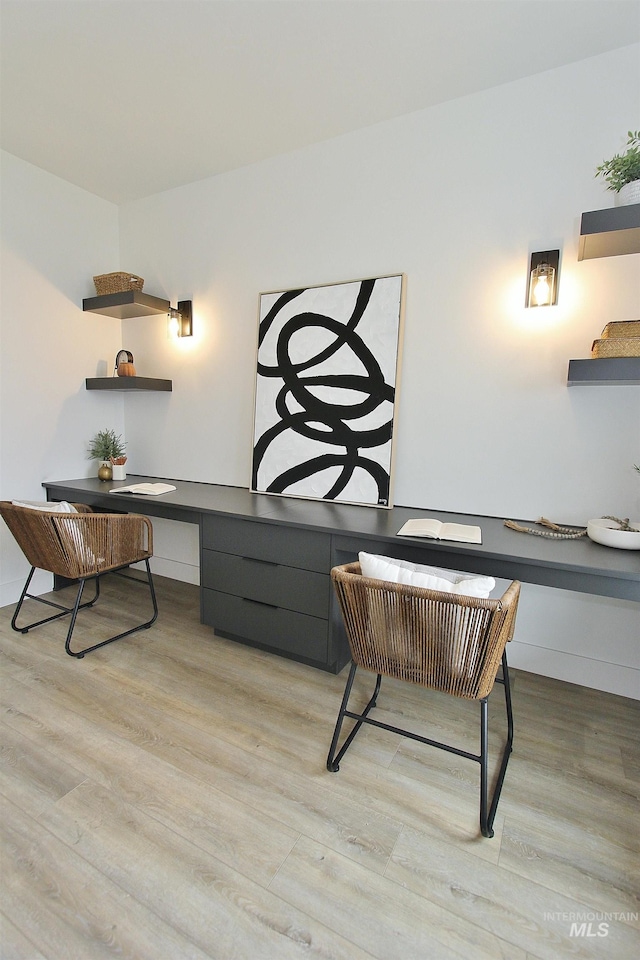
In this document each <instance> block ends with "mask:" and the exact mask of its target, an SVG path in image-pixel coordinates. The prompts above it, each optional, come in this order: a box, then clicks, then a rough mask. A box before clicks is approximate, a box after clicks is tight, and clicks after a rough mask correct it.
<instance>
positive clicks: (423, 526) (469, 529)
mask: <svg viewBox="0 0 640 960" xmlns="http://www.w3.org/2000/svg"><path fill="white" fill-rule="evenodd" d="M398 536H399V537H429V538H430V539H431V540H453V541H455V542H457V543H482V530H481V529H480V527H476V526H472V525H471V524H465V523H442V521H441V520H435V519H433V520H432V519H429V518H428V519H426V520H407V522H406V523H405V524H404V525H403V526H402V527H400V529H399V530H398Z"/></svg>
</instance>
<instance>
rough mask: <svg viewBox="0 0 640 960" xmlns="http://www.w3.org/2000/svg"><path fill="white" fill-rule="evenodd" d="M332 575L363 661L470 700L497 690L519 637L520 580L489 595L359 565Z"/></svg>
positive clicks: (354, 651)
mask: <svg viewBox="0 0 640 960" xmlns="http://www.w3.org/2000/svg"><path fill="white" fill-rule="evenodd" d="M331 577H332V580H333V583H334V587H335V590H336V594H337V597H338V602H339V604H340V609H341V611H342V616H343V620H344V624H345V629H346V631H347V638H348V640H349V646H350V649H351V657H352V659H353V662H354V663H356V664H357V665H358V666H360V667H363V668H364V669H365V670H371V671H372V672H373V673H380V674H382V675H383V676H388V677H396V678H397V679H398V680H407V681H409V682H410V683H418V684H420V685H422V686H424V687H432V688H433V689H435V690H442V691H443V692H444V693H449V694H451V695H452V696H455V697H464V698H465V699H473V700H480V699H481V698H482V697H486V696H488V694H489V693H490V692H491V689H492V687H493V684H494V681H495V677H496V674H497V672H498V668H499V667H500V663H501V660H502V653H503V650H504V648H505V645H506V643H507V642H508V641H509V640H510V639H511V638H512V636H513V630H514V624H515V617H516V610H517V606H518V597H519V594H520V584H519V583H518V582H517V581H514V582H513V583H512V584H511V585H510V587H509V588H508V590H507V591H506V592H505V594H504V596H502V597H501V598H500V599H499V600H483V599H479V598H476V597H467V596H462V595H458V594H451V593H440V592H439V591H435V590H424V589H421V588H419V587H411V586H406V585H405V584H400V583H389V582H387V581H383V580H371V579H368V578H367V577H363V576H362V575H361V573H360V564H359V563H351V564H345V565H343V566H340V567H334V569H333V570H332V571H331Z"/></svg>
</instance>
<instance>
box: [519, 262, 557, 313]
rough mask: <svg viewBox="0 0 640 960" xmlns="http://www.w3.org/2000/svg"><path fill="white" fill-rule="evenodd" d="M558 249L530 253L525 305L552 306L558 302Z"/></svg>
mask: <svg viewBox="0 0 640 960" xmlns="http://www.w3.org/2000/svg"><path fill="white" fill-rule="evenodd" d="M559 263H560V251H559V250H544V251H542V252H541V253H532V254H531V263H530V264H529V283H528V286H527V299H526V303H525V306H527V307H552V306H554V305H555V304H556V303H557V302H558V265H559Z"/></svg>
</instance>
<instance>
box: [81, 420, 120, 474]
mask: <svg viewBox="0 0 640 960" xmlns="http://www.w3.org/2000/svg"><path fill="white" fill-rule="evenodd" d="M125 446H126V444H125V441H124V440H123V439H122V437H121V436H119V435H118V434H116V432H115V430H99V431H98V432H97V433H96V435H95V437H94V438H93V440H92V441H91V443H90V444H89V448H88V450H87V459H88V460H99V461H100V467H99V468H98V476H99V477H100V479H101V480H111V479H114V480H124V479H126V476H127V474H126V472H125V466H124V465H125V463H126V462H127V457H126V454H125V452H124V450H125Z"/></svg>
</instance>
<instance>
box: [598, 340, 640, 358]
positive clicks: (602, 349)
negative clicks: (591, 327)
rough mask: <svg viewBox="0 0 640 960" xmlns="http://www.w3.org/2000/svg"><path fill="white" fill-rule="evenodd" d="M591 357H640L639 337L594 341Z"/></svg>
mask: <svg viewBox="0 0 640 960" xmlns="http://www.w3.org/2000/svg"><path fill="white" fill-rule="evenodd" d="M591 356H592V357H594V358H595V357H640V337H605V338H603V339H602V340H594V341H593V346H592V347H591Z"/></svg>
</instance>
